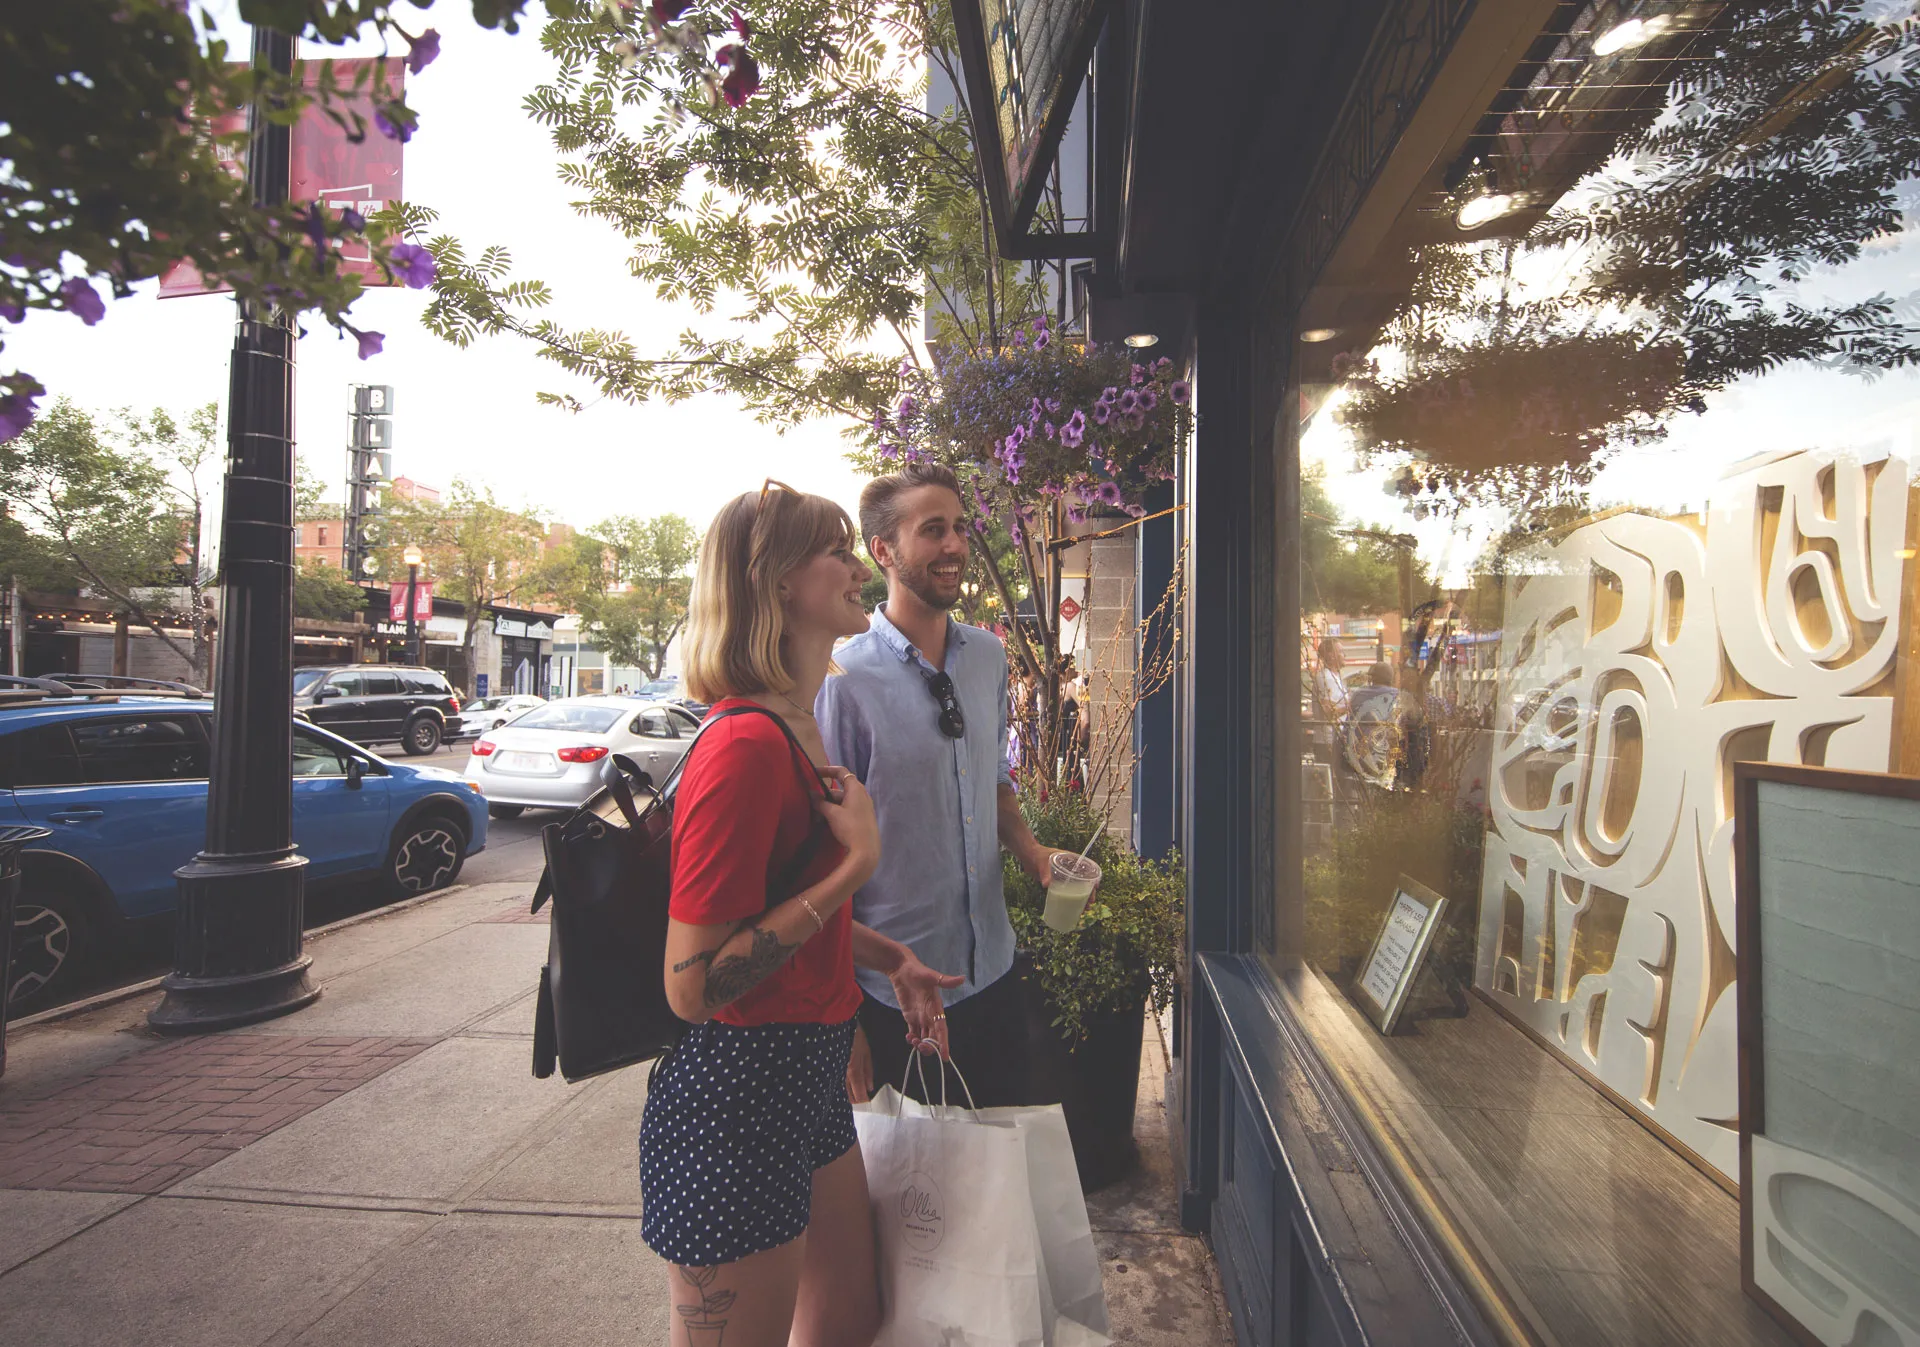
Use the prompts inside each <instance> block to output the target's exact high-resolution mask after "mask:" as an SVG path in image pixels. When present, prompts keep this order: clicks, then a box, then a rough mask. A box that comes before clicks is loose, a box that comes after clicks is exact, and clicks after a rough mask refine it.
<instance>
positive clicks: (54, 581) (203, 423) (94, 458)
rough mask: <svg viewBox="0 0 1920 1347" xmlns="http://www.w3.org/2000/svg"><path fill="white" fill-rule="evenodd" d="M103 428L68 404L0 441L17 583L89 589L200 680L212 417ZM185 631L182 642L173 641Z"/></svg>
mask: <svg viewBox="0 0 1920 1347" xmlns="http://www.w3.org/2000/svg"><path fill="white" fill-rule="evenodd" d="M119 420H120V427H119V428H118V429H117V430H116V429H115V428H113V427H111V426H108V425H104V424H102V422H101V421H100V420H99V419H98V418H97V417H96V416H94V415H93V414H92V413H90V412H87V411H83V410H82V409H80V408H79V407H76V406H75V405H74V404H73V403H72V402H70V401H69V400H67V399H64V398H63V399H61V400H60V401H59V402H57V403H55V404H54V406H53V408H52V409H51V410H50V411H49V412H48V414H47V415H46V416H44V417H42V418H41V419H40V420H38V421H37V422H35V423H34V424H33V425H32V426H30V427H28V429H27V432H26V433H25V434H24V435H21V436H19V437H18V438H16V439H13V440H9V441H7V442H5V443H4V444H0V492H4V495H5V497H6V499H7V501H8V503H9V522H10V527H9V529H8V530H7V532H6V535H5V538H4V544H5V546H6V548H7V553H8V555H7V556H6V558H5V564H6V566H7V568H8V570H9V572H10V573H11V574H13V575H14V576H15V577H16V583H23V584H28V585H34V584H41V585H47V586H49V587H59V588H71V589H75V590H84V591H89V592H91V593H92V594H94V595H96V596H98V597H100V598H102V599H105V600H106V601H107V602H109V603H110V604H112V605H113V606H114V607H115V608H116V609H117V610H118V611H120V612H122V613H125V614H126V615H127V617H128V619H129V620H130V621H132V622H135V623H137V624H139V625H141V626H144V627H146V628H147V629H148V630H149V631H151V632H152V633H153V635H154V636H155V637H156V638H158V639H159V640H160V642H161V643H162V644H164V645H165V646H166V647H167V648H168V649H169V650H171V651H173V653H174V654H176V655H178V656H179V657H180V658H181V659H182V660H183V661H184V662H185V663H186V664H187V665H188V666H189V668H190V669H191V670H192V671H193V677H194V679H195V680H196V681H197V682H199V683H201V684H203V685H204V684H205V683H206V681H207V679H208V677H209V675H210V673H211V669H210V667H209V659H208V656H209V651H210V648H211V647H210V641H209V632H210V629H211V626H212V622H211V613H210V607H209V604H208V601H207V591H208V589H209V588H210V587H211V585H212V583H213V580H214V575H213V571H212V568H211V567H210V566H209V565H208V564H207V561H206V558H205V556H204V553H203V549H202V536H201V535H202V522H203V520H204V518H205V503H204V500H203V496H202V492H203V487H202V484H201V479H202V477H203V476H204V475H205V474H206V473H207V471H208V470H209V468H210V467H211V466H212V465H213V464H214V463H216V462H217V461H218V457H219V450H218V446H219V426H220V422H219V409H218V408H217V407H216V406H214V405H213V404H208V405H207V406H204V407H200V408H197V409H196V410H195V411H193V412H192V413H191V414H189V415H188V416H187V417H186V418H185V420H184V421H182V420H180V419H177V418H175V417H174V416H173V415H171V414H170V413H168V412H165V411H155V412H153V413H151V414H150V415H148V416H146V417H137V416H133V415H131V414H128V413H121V414H120V417H119ZM183 626H184V627H185V628H186V630H187V632H188V636H187V638H186V640H184V641H182V640H181V639H180V638H179V637H177V636H175V635H174V634H173V631H174V630H177V629H178V628H180V627H183Z"/></svg>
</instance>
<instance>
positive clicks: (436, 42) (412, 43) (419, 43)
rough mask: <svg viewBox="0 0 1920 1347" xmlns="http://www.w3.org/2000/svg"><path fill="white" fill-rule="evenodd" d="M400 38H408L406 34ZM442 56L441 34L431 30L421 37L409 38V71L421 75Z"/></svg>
mask: <svg viewBox="0 0 1920 1347" xmlns="http://www.w3.org/2000/svg"><path fill="white" fill-rule="evenodd" d="M400 36H402V37H407V35H406V34H405V33H402V34H401V35H400ZM439 56H440V34H439V32H438V30H436V29H433V28H429V29H427V31H426V32H424V33H422V34H420V36H419V37H407V69H408V70H410V71H412V72H413V73H414V74H416V75H417V74H419V73H420V72H421V71H422V70H425V69H426V68H427V67H428V66H430V65H432V64H433V63H434V62H435V61H436V60H438V59H439Z"/></svg>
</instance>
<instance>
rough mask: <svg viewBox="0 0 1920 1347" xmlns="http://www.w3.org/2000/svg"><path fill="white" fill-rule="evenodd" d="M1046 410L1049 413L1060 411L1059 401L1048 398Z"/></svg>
mask: <svg viewBox="0 0 1920 1347" xmlns="http://www.w3.org/2000/svg"><path fill="white" fill-rule="evenodd" d="M1047 410H1048V411H1050V412H1057V411H1059V410H1060V399H1059V398H1048V399H1047Z"/></svg>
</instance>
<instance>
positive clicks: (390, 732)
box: [293, 664, 460, 756]
mask: <svg viewBox="0 0 1920 1347" xmlns="http://www.w3.org/2000/svg"><path fill="white" fill-rule="evenodd" d="M293 709H294V713H295V714H296V715H300V716H304V717H305V718H306V719H308V720H310V721H312V722H313V723H314V724H316V725H320V726H323V727H325V728H326V729H329V730H332V731H333V732H334V733H335V734H337V735H340V736H341V737H342V738H345V739H351V740H353V742H354V743H356V744H377V743H391V742H393V741H396V740H397V741H398V742H399V744H400V746H401V747H402V748H404V749H406V751H407V752H409V753H412V754H414V755H415V756H419V755H421V754H425V753H431V752H433V751H434V750H435V749H436V748H438V747H440V744H441V742H442V741H443V740H446V739H451V738H453V737H454V736H455V735H457V734H458V733H459V732H460V695H459V694H458V693H456V692H455V691H454V690H453V689H452V688H451V687H450V686H448V684H447V680H446V678H445V677H443V676H442V675H441V674H440V673H438V672H437V671H435V670H433V669H416V668H410V667H408V666H406V665H402V664H344V665H341V664H331V665H317V666H314V665H310V666H308V667H306V668H301V669H295V670H294V671H293Z"/></svg>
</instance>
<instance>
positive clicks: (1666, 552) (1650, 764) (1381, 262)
mask: <svg viewBox="0 0 1920 1347" xmlns="http://www.w3.org/2000/svg"><path fill="white" fill-rule="evenodd" d="M1506 59H1508V60H1510V59H1511V57H1507V58H1506ZM1917 106H1920V26H1916V22H1915V19H1914V15H1913V7H1912V5H1911V4H1907V3H1893V2H1892V0H1884V2H1883V0H1828V2H1827V3H1821V4H1817V5H1807V4H1799V3H1787V2H1786V0H1757V2H1756V3H1750V4H1741V5H1733V4H1717V3H1698V2H1696V3H1663V2H1660V0H1643V2H1642V3H1616V2H1614V0H1600V2H1597V3H1589V4H1571V3H1570V4H1562V5H1560V6H1558V7H1557V8H1556V9H1555V10H1554V12H1553V17H1552V21H1551V23H1550V24H1549V26H1548V27H1547V29H1546V30H1544V31H1543V32H1542V33H1541V34H1540V35H1539V39H1538V41H1536V42H1535V43H1534V44H1533V45H1532V46H1531V48H1529V49H1528V50H1527V59H1526V60H1525V61H1524V62H1523V63H1522V64H1521V65H1520V66H1519V67H1518V68H1516V69H1515V70H1514V71H1513V72H1512V75H1511V77H1510V78H1508V79H1507V81H1506V82H1505V85H1504V87H1503V88H1502V89H1501V90H1500V91H1499V92H1498V94H1497V95H1496V96H1495V97H1494V98H1493V99H1492V100H1491V101H1490V102H1489V103H1488V104H1487V105H1486V107H1485V110H1484V113H1483V115H1480V116H1479V117H1478V119H1477V120H1475V119H1474V118H1473V116H1472V115H1469V116H1468V117H1467V118H1466V119H1465V120H1464V121H1463V122H1462V127H1463V130H1462V131H1461V133H1460V134H1459V135H1457V136H1456V137H1455V138H1454V140H1453V141H1452V142H1450V143H1449V145H1448V146H1447V148H1446V149H1445V151H1444V153H1443V155H1442V156H1441V158H1440V159H1439V160H1437V161H1436V162H1435V163H1433V165H1432V166H1431V169H1430V170H1429V171H1428V172H1427V174H1426V176H1425V178H1424V179H1423V180H1422V181H1421V182H1420V183H1419V184H1418V186H1417V188H1416V189H1415V190H1414V191H1413V193H1412V195H1411V196H1410V197H1408V198H1407V199H1406V200H1405V201H1404V202H1401V203H1395V205H1394V206H1393V208H1392V209H1390V210H1383V211H1378V212H1376V213H1375V215H1376V218H1378V219H1381V220H1390V221H1391V224H1390V225H1389V226H1386V227H1384V228H1382V229H1380V230H1379V231H1377V234H1376V235H1375V236H1373V237H1370V238H1369V239H1367V240H1366V241H1365V242H1364V243H1363V244H1361V243H1354V242H1353V241H1352V240H1348V241H1347V242H1346V243H1344V244H1343V245H1342V246H1343V248H1344V249H1345V251H1344V252H1342V253H1341V254H1340V255H1339V256H1338V257H1337V258H1336V262H1335V264H1333V265H1332V266H1331V270H1333V271H1335V272H1337V273H1338V275H1337V280H1336V281H1332V282H1327V281H1323V282H1322V284H1321V286H1320V288H1319V289H1316V290H1313V291H1310V292H1309V293H1307V294H1306V295H1305V296H1304V298H1303V300H1302V308H1301V312H1300V315H1299V318H1298V335H1299V341H1298V343H1297V344H1296V354H1295V356H1294V369H1295V371H1296V377H1297V380H1298V406H1299V410H1300V416H1299V420H1298V424H1297V427H1294V428H1293V430H1292V434H1293V435H1294V436H1295V437H1297V438H1295V439H1294V441H1293V442H1294V444H1296V445H1297V450H1298V463H1299V492H1298V499H1299V502H1300V506H1299V510H1300V512H1299V517H1298V524H1297V535H1298V539H1299V557H1300V573H1299V574H1300V592H1299V596H1298V608H1297V612H1296V611H1291V609H1292V604H1291V602H1290V600H1291V598H1292V596H1291V595H1289V596H1288V599H1289V602H1288V608H1289V610H1290V611H1288V612H1286V613H1284V614H1283V621H1282V626H1283V629H1285V628H1286V626H1287V625H1288V624H1297V631H1298V640H1299V646H1298V649H1299V656H1298V659H1299V676H1300V699H1299V700H1300V705H1299V708H1298V710H1297V711H1295V710H1292V709H1289V710H1288V712H1287V714H1289V715H1294V714H1297V715H1298V716H1299V717H1300V719H1301V722H1302V726H1301V733H1300V735H1299V737H1298V743H1299V745H1300V757H1299V760H1298V761H1289V762H1287V763H1286V764H1284V765H1283V766H1281V767H1279V768H1277V770H1278V771H1281V772H1284V773H1286V774H1287V775H1288V777H1289V778H1292V777H1293V775H1294V774H1296V773H1297V774H1298V779H1297V780H1292V779H1289V780H1288V781H1287V782H1285V783H1284V785H1285V786H1286V787H1287V789H1285V790H1284V791H1283V792H1282V794H1283V797H1284V798H1288V799H1291V800H1294V801H1297V802H1298V807H1297V809H1296V810H1295V811H1294V813H1293V814H1292V815H1291V817H1293V819H1294V820H1295V822H1296V823H1297V825H1298V828H1299V832H1298V834H1297V844H1296V846H1295V847H1294V848H1292V850H1291V852H1290V853H1289V854H1291V855H1295V856H1297V857H1298V860H1297V863H1294V864H1292V865H1291V866H1290V867H1283V868H1282V873H1281V876H1280V881H1279V883H1278V885H1277V893H1276V899H1275V901H1276V903H1277V904H1278V907H1277V910H1276V913H1275V917H1276V919H1275V921H1274V923H1273V927H1274V930H1275V932H1276V936H1275V939H1274V942H1273V945H1272V948H1271V950H1270V958H1271V962H1272V965H1273V968H1274V970H1275V973H1276V975H1277V977H1278V979H1279V982H1280V985H1281V990H1282V992H1283V994H1284V995H1285V996H1286V997H1287V998H1288V999H1289V1002H1290V1004H1291V1005H1292V1007H1293V1009H1294V1011H1295V1012H1296V1013H1297V1014H1298V1016H1299V1018H1300V1021H1301V1023H1302V1024H1303V1025H1304V1026H1305V1027H1306V1030H1307V1032H1308V1034H1309V1036H1310V1037H1311V1038H1312V1039H1313V1040H1314V1041H1315V1042H1316V1044H1317V1046H1318V1048H1319V1050H1320V1052H1321V1054H1322V1056H1323V1057H1324V1058H1325V1059H1326V1060H1327V1061H1328V1062H1329V1063H1330V1065H1331V1066H1332V1067H1333V1069H1334V1070H1335V1073H1336V1075H1337V1076H1338V1078H1339V1080H1340V1081H1341V1083H1342V1086H1343V1088H1344V1089H1346V1090H1347V1091H1348V1092H1350V1093H1351V1094H1352V1096H1353V1099H1354V1101H1355V1103H1356V1105H1357V1107H1358V1108H1359V1111H1360V1113H1361V1115H1362V1116H1363V1118H1365V1119H1366V1120H1367V1123H1368V1125H1369V1126H1370V1127H1371V1128H1372V1129H1373V1130H1374V1131H1375V1133H1376V1139H1377V1140H1380V1141H1382V1142H1383V1143H1385V1144H1384V1149H1385V1150H1386V1151H1387V1152H1388V1153H1389V1154H1391V1155H1393V1156H1395V1157H1397V1158H1398V1159H1397V1162H1403V1163H1404V1164H1405V1165H1406V1166H1407V1167H1408V1168H1409V1169H1410V1170H1411V1172H1412V1178H1413V1180H1414V1181H1415V1182H1416V1183H1417V1184H1418V1185H1420V1186H1421V1187H1422V1188H1423V1189H1424V1190H1425V1192H1426V1194H1427V1195H1428V1197H1429V1198H1430V1199H1431V1204H1432V1206H1433V1208H1434V1209H1437V1210H1438V1211H1439V1212H1441V1213H1443V1225H1444V1233H1445V1235H1446V1238H1447V1239H1449V1240H1455V1239H1457V1241H1458V1242H1459V1243H1461V1244H1462V1245H1464V1246H1465V1247H1466V1248H1467V1249H1468V1250H1469V1251H1470V1255H1471V1260H1472V1262H1473V1265H1474V1266H1473V1276H1474V1277H1476V1278H1485V1279H1486V1280H1488V1281H1490V1282H1491V1283H1492V1284H1493V1285H1494V1286H1495V1287H1496V1293H1497V1295H1498V1296H1499V1297H1500V1299H1501V1301H1502V1303H1503V1305H1504V1307H1505V1310H1506V1311H1507V1312H1508V1313H1510V1314H1511V1316H1512V1317H1513V1318H1515V1319H1517V1320H1519V1321H1521V1322H1524V1323H1527V1324H1528V1325H1530V1327H1531V1330H1532V1331H1533V1332H1535V1333H1536V1334H1538V1335H1539V1336H1540V1337H1541V1338H1542V1339H1543V1340H1554V1339H1558V1340H1564V1341H1609V1342H1611V1341H1620V1342H1629V1341H1630V1342H1669V1341H1671V1342H1688V1343H1717V1342H1726V1343H1748V1342H1766V1343H1774V1342H1780V1343H1784V1342H1787V1341H1789V1338H1788V1337H1787V1336H1786V1332H1787V1330H1785V1329H1783V1328H1781V1327H1780V1326H1779V1325H1778V1324H1776V1323H1775V1322H1774V1321H1773V1320H1772V1319H1770V1318H1769V1317H1768V1316H1767V1315H1765V1314H1764V1313H1763V1312H1762V1311H1761V1310H1760V1309H1759V1308H1758V1306H1756V1305H1755V1304H1754V1303H1753V1302H1752V1301H1750V1300H1748V1299H1747V1298H1746V1297H1745V1296H1743V1295H1742V1294H1741V1291H1740V1283H1739V1208H1738V1202H1737V1199H1736V1196H1735V1194H1736V1192H1737V1189H1738V1185H1739V1170H1740V1097H1739V1096H1740V1084H1739V1071H1740V1047H1739V1032H1738V1024H1737V1016H1738V1013H1739V1006H1738V1001H1739V969H1740V955H1739V941H1738V932H1737V930H1736V922H1735V901H1734V835H1735V822H1734V802H1735V793H1734V768H1735V764H1736V763H1740V762H1770V763H1783V764H1807V765H1814V766H1826V767H1830V768H1846V769H1852V770H1858V771H1869V772H1889V771H1893V772H1901V771H1905V772H1916V771H1920V624H1917V623H1916V621H1915V611H1914V610H1915V607H1916V604H1915V582H1916V567H1915V551H1916V548H1917V547H1920V481H1917V480H1916V475H1917V473H1920V457H1917V455H1920V442H1917V441H1916V434H1917V433H1920V119H1916V118H1915V117H1914V115H1913V112H1912V110H1913V109H1914V108H1915V107H1917ZM1423 115H1424V114H1423ZM1380 190H1385V189H1384V188H1383V189H1380ZM1400 190H1401V191H1403V192H1404V191H1405V190H1406V189H1405V187H1402V188H1401V189H1400ZM1356 250H1358V251H1356ZM1291 527H1293V523H1292V521H1286V522H1285V523H1283V529H1285V528H1291ZM1276 784H1277V785H1278V784H1281V783H1276ZM1282 850H1283V852H1285V851H1287V850H1288V849H1287V848H1286V847H1285V846H1284V845H1283V848H1282ZM1403 877H1404V883H1403ZM1405 884H1411V885H1416V886H1421V887H1423V888H1424V889H1426V890H1430V891H1431V892H1432V893H1433V894H1434V895H1436V896H1437V897H1438V898H1440V899H1444V902H1443V903H1439V904H1436V905H1435V906H1437V907H1438V908H1439V909H1440V911H1441V914H1440V916H1439V917H1438V918H1437V920H1436V921H1435V922H1434V923H1433V929H1432V932H1431V946H1430V948H1429V949H1428V950H1427V952H1426V964H1427V967H1428V969H1429V970H1430V972H1431V974H1432V976H1430V977H1422V978H1419V979H1414V980H1412V981H1411V983H1410V985H1409V986H1408V987H1403V988H1401V990H1402V991H1403V992H1404V997H1403V1004H1402V1005H1401V1006H1400V1007H1397V1009H1398V1012H1399V1013H1398V1024H1397V1025H1392V1027H1393V1029H1394V1032H1392V1033H1389V1034H1385V1035H1383V1034H1381V1033H1379V1032H1377V1031H1376V1024H1378V1023H1379V1022H1380V1014H1379V1012H1380V1010H1381V1009H1382V1003H1381V1002H1380V1001H1379V999H1378V996H1377V995H1372V996H1370V995H1369V994H1367V993H1366V992H1365V991H1364V990H1362V989H1363V988H1365V987H1366V986H1368V985H1371V982H1372V980H1373V977H1374V975H1375V974H1377V973H1379V972H1380V970H1379V967H1378V962H1377V958H1378V956H1377V953H1376V949H1375V946H1376V942H1378V941H1379V940H1380V937H1381V934H1382V922H1383V919H1384V914H1385V912H1386V904H1387V901H1388V900H1387V895H1390V894H1394V893H1396V892H1397V891H1399V890H1400V889H1401V888H1402V887H1404V886H1405ZM1416 891H1418V890H1416ZM1386 985H1387V984H1386V983H1384V982H1383V983H1381V986H1382V987H1383V988H1384V987H1385V986H1386ZM1389 1023H1390V1024H1391V1021H1389ZM1860 1340H1861V1341H1869V1340H1871V1341H1879V1339H1871V1338H1862V1339H1860ZM1894 1340H1895V1339H1888V1341H1894Z"/></svg>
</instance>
